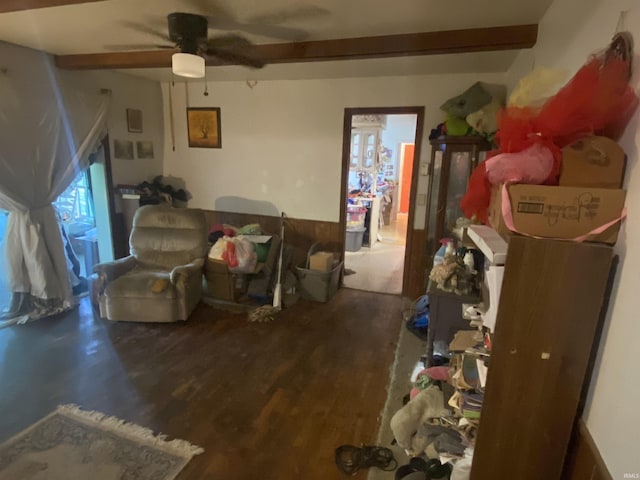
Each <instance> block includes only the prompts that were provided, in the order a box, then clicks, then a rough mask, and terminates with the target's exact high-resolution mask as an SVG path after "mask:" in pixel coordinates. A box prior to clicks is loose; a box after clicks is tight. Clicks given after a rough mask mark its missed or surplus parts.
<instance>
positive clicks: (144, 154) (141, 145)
mask: <svg viewBox="0 0 640 480" xmlns="http://www.w3.org/2000/svg"><path fill="white" fill-rule="evenodd" d="M136 151H137V153H138V158H142V159H144V158H153V142H151V141H148V140H138V141H137V142H136Z"/></svg>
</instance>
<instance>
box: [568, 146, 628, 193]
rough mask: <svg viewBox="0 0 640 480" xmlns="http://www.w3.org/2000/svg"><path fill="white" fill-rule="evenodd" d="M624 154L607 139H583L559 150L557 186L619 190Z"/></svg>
mask: <svg viewBox="0 0 640 480" xmlns="http://www.w3.org/2000/svg"><path fill="white" fill-rule="evenodd" d="M625 164H626V155H625V153H624V150H622V148H621V147H620V145H618V144H617V143H616V142H614V141H613V140H611V139H610V138H607V137H596V136H592V137H586V138H583V139H582V140H579V141H577V142H575V143H572V144H571V145H568V146H566V147H565V148H563V149H562V165H561V170H560V181H559V183H560V185H561V186H566V187H597V188H622V181H623V179H624V170H625Z"/></svg>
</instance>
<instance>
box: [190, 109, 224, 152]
mask: <svg viewBox="0 0 640 480" xmlns="http://www.w3.org/2000/svg"><path fill="white" fill-rule="evenodd" d="M187 136H188V139H189V147H195V148H222V138H221V137H222V135H221V128H220V108H219V107H188V108H187Z"/></svg>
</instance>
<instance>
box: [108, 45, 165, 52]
mask: <svg viewBox="0 0 640 480" xmlns="http://www.w3.org/2000/svg"><path fill="white" fill-rule="evenodd" d="M104 48H105V49H106V50H111V51H113V52H128V51H134V50H157V49H159V48H161V49H168V50H176V49H177V47H176V46H175V45H159V44H149V43H147V44H129V45H104Z"/></svg>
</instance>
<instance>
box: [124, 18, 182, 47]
mask: <svg viewBox="0 0 640 480" xmlns="http://www.w3.org/2000/svg"><path fill="white" fill-rule="evenodd" d="M122 25H124V26H125V27H127V28H130V29H132V30H137V31H139V32H143V33H146V34H147V35H150V36H153V37H156V38H158V39H160V40H162V41H164V42H168V41H170V40H169V37H168V35H167V34H166V33H164V32H162V31H160V30H156V29H154V28H151V27H149V26H148V25H145V24H144V23H140V22H133V21H129V20H127V21H124V22H122Z"/></svg>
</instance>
